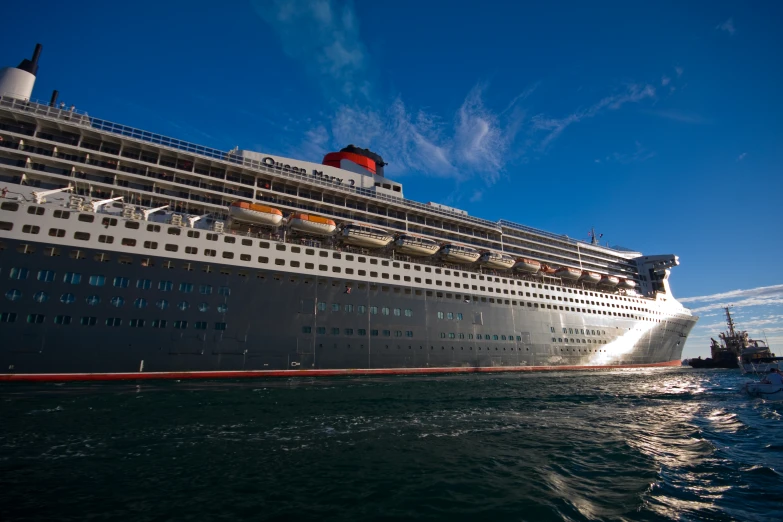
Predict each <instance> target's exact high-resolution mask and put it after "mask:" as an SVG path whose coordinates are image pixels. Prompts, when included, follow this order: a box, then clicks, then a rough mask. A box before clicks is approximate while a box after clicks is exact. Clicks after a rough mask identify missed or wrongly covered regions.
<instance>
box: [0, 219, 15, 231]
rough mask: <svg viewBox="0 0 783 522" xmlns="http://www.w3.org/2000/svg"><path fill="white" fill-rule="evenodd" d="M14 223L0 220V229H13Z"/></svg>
mask: <svg viewBox="0 0 783 522" xmlns="http://www.w3.org/2000/svg"><path fill="white" fill-rule="evenodd" d="M13 229H14V224H13V223H9V222H8V221H0V230H13Z"/></svg>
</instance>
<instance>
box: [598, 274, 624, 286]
mask: <svg viewBox="0 0 783 522" xmlns="http://www.w3.org/2000/svg"><path fill="white" fill-rule="evenodd" d="M618 283H620V278H619V277H616V276H612V275H605V276H602V277H601V285H602V286H617V285H618Z"/></svg>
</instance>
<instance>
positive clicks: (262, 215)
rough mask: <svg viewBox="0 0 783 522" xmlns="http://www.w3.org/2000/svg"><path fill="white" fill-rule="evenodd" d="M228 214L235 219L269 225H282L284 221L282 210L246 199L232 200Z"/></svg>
mask: <svg viewBox="0 0 783 522" xmlns="http://www.w3.org/2000/svg"><path fill="white" fill-rule="evenodd" d="M228 215H229V216H231V219H232V220H234V221H242V222H244V223H251V224H253V225H264V226H268V227H277V226H280V223H281V222H282V221H283V213H282V212H281V211H280V210H278V209H276V208H274V207H268V206H266V205H259V204H257V203H247V202H245V201H234V202H232V203H231V206H230V207H228Z"/></svg>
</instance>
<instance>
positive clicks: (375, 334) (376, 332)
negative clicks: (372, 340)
mask: <svg viewBox="0 0 783 522" xmlns="http://www.w3.org/2000/svg"><path fill="white" fill-rule="evenodd" d="M370 336H371V337H378V330H370Z"/></svg>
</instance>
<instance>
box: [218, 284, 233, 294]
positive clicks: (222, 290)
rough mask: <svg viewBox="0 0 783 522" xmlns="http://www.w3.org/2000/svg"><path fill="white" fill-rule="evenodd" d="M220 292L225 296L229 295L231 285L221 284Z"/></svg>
mask: <svg viewBox="0 0 783 522" xmlns="http://www.w3.org/2000/svg"><path fill="white" fill-rule="evenodd" d="M218 294H219V295H224V296H229V295H231V289H230V288H229V287H227V286H221V287H220V288H218Z"/></svg>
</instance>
